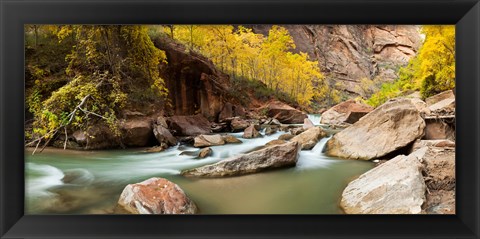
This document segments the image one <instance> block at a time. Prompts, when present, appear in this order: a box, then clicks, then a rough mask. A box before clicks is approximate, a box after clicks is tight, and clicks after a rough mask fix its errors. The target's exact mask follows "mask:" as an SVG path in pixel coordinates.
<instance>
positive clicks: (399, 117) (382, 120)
mask: <svg viewBox="0 0 480 239" xmlns="http://www.w3.org/2000/svg"><path fill="white" fill-rule="evenodd" d="M424 129H425V121H424V120H423V118H422V117H421V116H420V113H419V112H418V110H417V108H416V107H415V106H414V105H413V104H412V102H411V101H410V100H408V99H395V100H391V101H388V102H387V103H385V104H383V105H381V106H380V107H378V108H377V109H375V110H374V111H372V112H370V113H369V114H367V115H366V116H364V117H362V118H361V119H360V120H359V121H358V122H356V123H355V124H353V125H352V126H350V127H348V128H346V129H344V130H343V131H341V132H339V133H337V134H336V135H334V136H333V137H332V139H330V140H329V141H328V142H327V154H329V155H332V156H337V157H341V158H350V159H363V160H370V159H374V158H379V157H382V156H385V155H387V154H388V153H390V152H393V151H395V150H397V149H400V148H403V147H405V146H407V145H408V144H410V143H412V142H413V141H415V140H416V139H418V138H421V137H422V136H423V135H424Z"/></svg>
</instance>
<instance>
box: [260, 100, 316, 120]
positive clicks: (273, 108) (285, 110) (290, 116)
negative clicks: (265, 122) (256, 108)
mask: <svg viewBox="0 0 480 239" xmlns="http://www.w3.org/2000/svg"><path fill="white" fill-rule="evenodd" d="M265 109H266V111H267V115H268V117H272V118H275V119H277V120H278V121H280V123H283V124H301V123H303V120H304V119H305V118H307V114H305V113H303V112H302V111H300V110H297V109H295V108H293V107H291V106H289V105H287V104H285V103H282V102H280V101H272V102H270V103H269V104H268V105H267V106H266V107H265Z"/></svg>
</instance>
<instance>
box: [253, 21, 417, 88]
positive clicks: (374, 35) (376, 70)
mask: <svg viewBox="0 0 480 239" xmlns="http://www.w3.org/2000/svg"><path fill="white" fill-rule="evenodd" d="M270 27H271V26H269V25H254V26H253V29H254V31H256V32H258V33H262V34H268V30H269V29H270ZM283 27H285V28H286V29H288V31H289V32H290V34H291V35H292V37H293V40H294V42H295V45H296V46H297V47H296V51H298V52H306V53H307V54H308V55H309V56H310V58H311V59H314V60H317V61H318V62H319V66H320V68H321V70H322V72H323V73H324V74H325V76H326V79H327V80H328V81H329V82H330V85H336V87H337V88H338V89H341V90H344V91H347V92H351V93H353V94H355V95H362V94H363V92H362V91H361V89H359V87H358V86H359V85H360V80H361V79H363V78H368V79H376V80H379V81H382V82H387V81H392V80H394V79H395V78H396V77H397V76H396V72H397V69H398V68H399V67H401V66H404V65H406V64H407V63H408V61H409V60H410V59H411V58H412V57H414V56H415V55H416V53H417V50H418V48H419V47H420V45H421V41H422V38H421V34H420V32H419V26H413V25H388V26H382V25H284V26H283ZM337 83H339V84H337Z"/></svg>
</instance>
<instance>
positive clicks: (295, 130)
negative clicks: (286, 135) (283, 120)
mask: <svg viewBox="0 0 480 239" xmlns="http://www.w3.org/2000/svg"><path fill="white" fill-rule="evenodd" d="M289 131H290V133H291V134H292V135H299V134H301V133H303V132H305V129H304V128H303V127H295V128H290V129H289Z"/></svg>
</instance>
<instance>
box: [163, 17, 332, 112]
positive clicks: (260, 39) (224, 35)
mask: <svg viewBox="0 0 480 239" xmlns="http://www.w3.org/2000/svg"><path fill="white" fill-rule="evenodd" d="M172 29H173V37H174V39H176V40H179V41H180V42H182V43H184V44H185V45H186V46H188V48H189V50H196V51H199V52H200V53H202V54H203V55H204V56H206V57H207V58H209V59H211V60H212V61H213V63H214V64H215V65H216V66H217V67H218V68H219V69H221V70H222V71H225V72H227V73H229V74H230V75H231V76H232V78H233V79H236V78H238V77H241V78H247V79H251V80H260V81H262V82H263V83H265V84H266V85H267V86H268V87H269V88H270V89H273V90H274V91H275V92H277V93H286V94H288V95H289V96H290V97H292V98H293V99H295V100H296V101H297V102H298V103H300V104H302V105H305V106H307V105H309V104H310V101H311V100H312V98H313V97H314V96H315V95H317V94H318V93H317V92H319V91H321V89H316V88H315V86H314V83H315V82H316V83H315V84H316V85H322V86H325V84H319V83H318V82H319V81H322V80H323V75H322V74H321V72H320V69H319V67H318V63H317V62H316V61H310V60H309V59H308V56H307V54H305V53H300V54H296V53H292V52H291V50H292V49H295V44H294V42H293V39H292V37H291V36H290V34H289V33H288V30H287V29H285V28H283V27H280V26H273V27H272V28H271V29H270V31H269V33H268V36H266V37H265V36H263V35H262V34H256V33H254V32H253V31H252V29H250V28H246V27H243V26H237V27H234V26H231V25H175V26H168V27H166V28H164V31H165V33H166V34H168V35H170V36H171V35H172ZM324 88H325V87H324ZM322 89H323V88H322ZM323 90H324V89H323Z"/></svg>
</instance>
